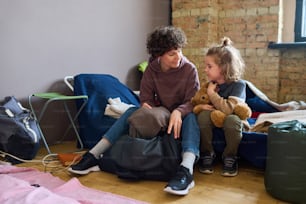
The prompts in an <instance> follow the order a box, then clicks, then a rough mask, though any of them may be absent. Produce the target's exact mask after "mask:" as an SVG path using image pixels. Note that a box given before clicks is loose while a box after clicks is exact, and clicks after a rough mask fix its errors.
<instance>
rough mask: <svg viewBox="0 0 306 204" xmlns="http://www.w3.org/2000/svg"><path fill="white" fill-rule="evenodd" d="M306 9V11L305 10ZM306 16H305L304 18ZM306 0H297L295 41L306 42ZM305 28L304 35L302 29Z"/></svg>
mask: <svg viewBox="0 0 306 204" xmlns="http://www.w3.org/2000/svg"><path fill="white" fill-rule="evenodd" d="M303 9H304V11H303ZM303 16H304V18H303ZM305 17H306V0H296V9H295V24H294V41H295V42H306V32H305V30H306V28H305V27H303V26H306V19H305ZM303 28H304V32H305V33H303V34H304V36H302V29H303Z"/></svg>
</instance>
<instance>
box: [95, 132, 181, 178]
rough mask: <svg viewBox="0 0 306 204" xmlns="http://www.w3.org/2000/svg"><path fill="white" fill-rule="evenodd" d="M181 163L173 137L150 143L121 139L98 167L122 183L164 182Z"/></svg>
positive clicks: (155, 139)
mask: <svg viewBox="0 0 306 204" xmlns="http://www.w3.org/2000/svg"><path fill="white" fill-rule="evenodd" d="M180 162H181V141H180V140H176V139H174V137H173V135H168V134H160V135H157V136H156V137H153V138H151V139H143V138H136V137H131V136H129V135H123V136H122V137H121V138H120V139H119V140H118V141H117V142H116V143H115V144H114V145H113V147H112V148H111V149H110V150H109V151H107V152H106V153H105V154H104V155H103V157H102V158H101V159H100V160H99V167H100V169H101V170H104V171H107V172H111V173H115V174H117V175H118V177H119V178H122V179H128V180H141V179H148V180H160V181H167V180H169V179H170V178H171V176H173V175H174V174H175V172H176V170H177V168H178V166H179V164H180Z"/></svg>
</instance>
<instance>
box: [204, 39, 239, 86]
mask: <svg viewBox="0 0 306 204" xmlns="http://www.w3.org/2000/svg"><path fill="white" fill-rule="evenodd" d="M232 44H233V42H232V41H231V39H230V38H228V37H224V38H223V39H222V41H221V44H220V45H217V46H213V47H211V48H209V49H208V51H207V53H206V56H212V57H213V58H214V60H215V63H216V64H217V65H218V66H219V67H220V68H221V70H222V71H221V72H222V74H223V76H224V79H225V81H226V82H231V81H237V80H239V79H241V77H242V75H243V73H244V69H245V63H244V60H243V59H242V57H241V55H240V52H239V50H238V49H237V48H235V47H234V46H233V45H232Z"/></svg>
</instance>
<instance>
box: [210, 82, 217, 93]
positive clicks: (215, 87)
mask: <svg viewBox="0 0 306 204" xmlns="http://www.w3.org/2000/svg"><path fill="white" fill-rule="evenodd" d="M217 86H218V84H217V83H214V82H209V84H208V87H207V94H208V95H211V94H213V93H214V92H216V91H217Z"/></svg>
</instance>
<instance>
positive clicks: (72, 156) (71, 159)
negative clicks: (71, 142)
mask: <svg viewBox="0 0 306 204" xmlns="http://www.w3.org/2000/svg"><path fill="white" fill-rule="evenodd" d="M57 157H58V159H59V160H60V161H61V163H62V164H63V165H64V166H69V165H72V164H75V163H77V162H78V161H80V160H81V158H82V156H81V154H77V153H60V154H58V155H57Z"/></svg>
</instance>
